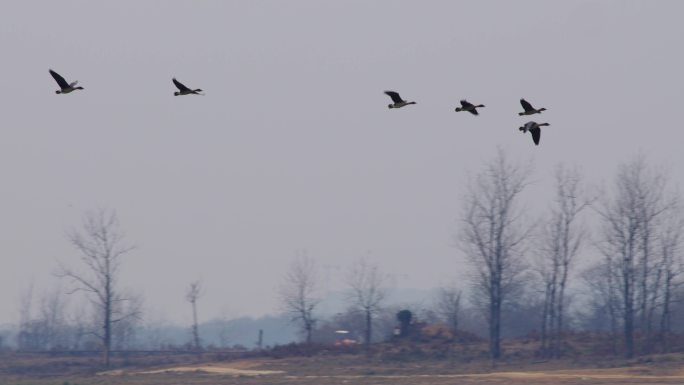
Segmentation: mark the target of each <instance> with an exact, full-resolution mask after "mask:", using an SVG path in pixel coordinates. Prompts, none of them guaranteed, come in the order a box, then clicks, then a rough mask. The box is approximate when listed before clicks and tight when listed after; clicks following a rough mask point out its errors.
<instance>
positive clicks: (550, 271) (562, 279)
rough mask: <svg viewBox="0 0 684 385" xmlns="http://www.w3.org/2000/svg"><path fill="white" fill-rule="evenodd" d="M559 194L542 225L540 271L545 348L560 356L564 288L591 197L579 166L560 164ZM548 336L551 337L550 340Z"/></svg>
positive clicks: (557, 190) (556, 173) (579, 242)
mask: <svg viewBox="0 0 684 385" xmlns="http://www.w3.org/2000/svg"><path fill="white" fill-rule="evenodd" d="M555 179H556V196H555V199H554V205H553V206H552V208H551V215H550V219H549V221H548V225H547V226H545V227H544V228H543V229H542V242H541V245H542V246H541V247H539V248H538V249H537V250H538V253H539V257H540V258H539V259H540V261H539V262H540V263H538V264H537V266H538V267H537V271H538V273H539V275H540V277H541V279H542V281H543V283H544V305H543V311H542V328H541V334H542V336H541V337H542V351H543V352H544V353H545V354H548V353H550V354H551V355H553V356H555V357H559V356H560V353H561V343H562V332H563V320H564V311H565V289H566V287H567V282H568V277H569V275H570V271H571V269H572V267H573V261H574V259H575V256H576V255H577V251H578V250H579V248H580V245H581V242H582V238H583V237H584V231H583V230H582V229H581V228H579V227H578V226H577V220H578V216H579V214H580V213H581V211H582V210H584V209H585V208H586V207H587V206H588V205H589V204H590V203H591V200H590V199H589V198H588V197H587V196H586V194H585V193H584V192H583V191H582V186H581V183H582V176H581V175H580V173H579V171H578V170H577V169H572V170H568V169H566V168H565V167H564V166H563V165H558V166H557V167H556V172H555ZM547 336H549V339H550V341H548V342H549V346H547V345H546V343H547Z"/></svg>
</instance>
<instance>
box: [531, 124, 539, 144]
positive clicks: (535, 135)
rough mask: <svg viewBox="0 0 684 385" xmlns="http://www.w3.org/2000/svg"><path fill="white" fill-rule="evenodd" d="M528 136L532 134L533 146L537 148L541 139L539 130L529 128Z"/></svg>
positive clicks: (536, 127) (537, 128) (537, 127)
mask: <svg viewBox="0 0 684 385" xmlns="http://www.w3.org/2000/svg"><path fill="white" fill-rule="evenodd" d="M530 134H532V140H533V141H534V145H535V146H538V145H539V138H540V137H541V128H539V126H537V125H535V126H534V127H532V128H530Z"/></svg>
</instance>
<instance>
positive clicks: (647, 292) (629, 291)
mask: <svg viewBox="0 0 684 385" xmlns="http://www.w3.org/2000/svg"><path fill="white" fill-rule="evenodd" d="M675 198H676V197H675V196H670V195H669V194H667V177H666V175H665V174H664V173H662V172H660V171H658V170H656V169H653V168H651V167H649V166H648V165H647V164H646V161H645V160H644V158H643V157H637V158H635V159H634V160H632V161H630V162H628V163H625V164H622V165H620V166H619V168H618V173H617V176H616V178H615V185H614V191H613V194H612V196H604V199H603V200H602V201H601V202H600V205H599V206H598V207H597V210H596V211H597V212H598V213H599V215H600V216H601V219H602V228H601V235H600V237H601V239H600V242H599V244H598V246H599V249H600V250H601V252H602V254H603V255H604V257H605V260H606V265H607V266H610V267H611V275H613V276H614V277H615V280H616V281H615V282H616V283H617V284H618V288H619V295H620V301H621V307H620V311H621V318H622V328H623V334H624V341H625V354H626V356H627V357H633V356H634V352H635V341H634V334H635V330H636V329H637V328H641V330H642V331H643V332H644V334H645V335H647V336H648V334H650V332H651V328H652V321H653V314H654V312H655V308H656V307H657V306H658V298H659V297H660V296H661V290H662V284H661V281H662V278H663V274H662V269H661V267H662V264H661V263H660V258H658V256H657V253H656V252H655V250H656V248H654V247H653V245H654V243H655V242H656V240H657V236H658V234H659V227H660V226H661V224H662V220H663V219H664V217H665V213H667V211H668V210H669V209H671V208H673V207H674V205H675V203H676V199H675Z"/></svg>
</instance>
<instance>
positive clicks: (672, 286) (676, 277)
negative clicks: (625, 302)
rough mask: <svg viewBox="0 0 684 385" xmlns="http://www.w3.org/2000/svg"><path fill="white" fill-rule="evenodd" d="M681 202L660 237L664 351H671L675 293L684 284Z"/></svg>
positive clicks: (666, 219)
mask: <svg viewBox="0 0 684 385" xmlns="http://www.w3.org/2000/svg"><path fill="white" fill-rule="evenodd" d="M680 204H681V202H679V201H677V207H674V208H672V209H671V210H669V211H668V213H667V215H666V218H665V220H664V222H663V227H662V229H661V237H660V251H661V255H662V258H661V270H662V271H663V295H662V312H661V316H660V340H661V341H662V345H663V351H665V352H666V353H667V352H669V351H670V333H671V331H672V303H673V301H674V293H675V291H676V289H678V288H679V286H680V285H682V284H683V283H684V282H682V281H681V275H682V273H684V259H683V256H682V254H683V252H682V251H683V249H684V247H683V246H684V212H683V211H682V207H681V205H680Z"/></svg>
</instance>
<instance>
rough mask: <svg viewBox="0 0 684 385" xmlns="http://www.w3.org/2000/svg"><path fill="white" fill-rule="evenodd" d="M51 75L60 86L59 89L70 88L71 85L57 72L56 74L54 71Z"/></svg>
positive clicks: (51, 71)
mask: <svg viewBox="0 0 684 385" xmlns="http://www.w3.org/2000/svg"><path fill="white" fill-rule="evenodd" d="M50 75H52V77H53V78H54V79H55V81H56V82H57V85H59V88H62V89H64V88H68V87H69V83H67V81H66V80H64V78H63V77H62V75H60V74H58V73H57V72H55V71H53V70H50Z"/></svg>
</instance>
